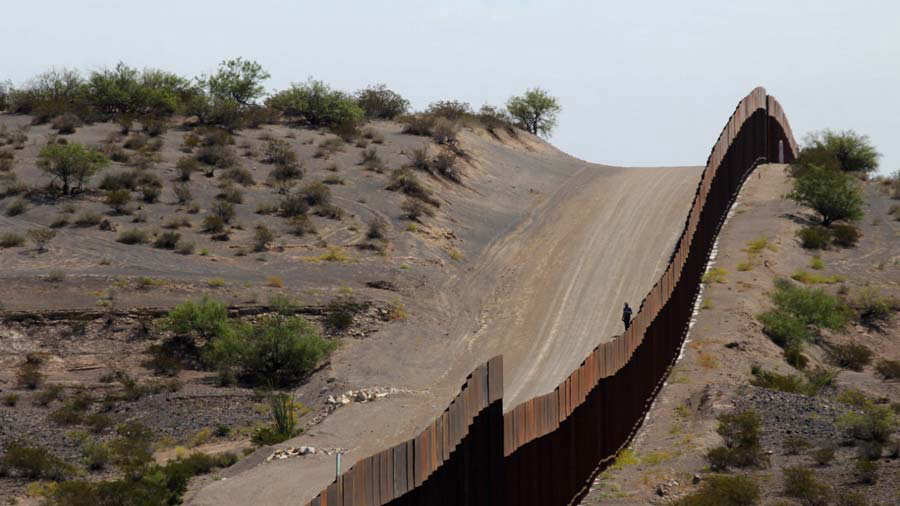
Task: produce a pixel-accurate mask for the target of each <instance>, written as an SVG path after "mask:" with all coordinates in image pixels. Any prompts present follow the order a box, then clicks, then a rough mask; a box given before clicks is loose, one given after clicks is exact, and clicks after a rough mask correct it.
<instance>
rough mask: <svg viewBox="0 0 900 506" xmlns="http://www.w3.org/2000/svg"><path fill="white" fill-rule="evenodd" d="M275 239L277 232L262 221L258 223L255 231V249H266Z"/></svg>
mask: <svg viewBox="0 0 900 506" xmlns="http://www.w3.org/2000/svg"><path fill="white" fill-rule="evenodd" d="M274 240H275V234H274V233H273V232H272V231H271V230H270V229H269V227H267V226H265V225H263V224H262V223H260V224H259V225H256V228H255V229H254V232H253V251H266V250H267V249H269V244H271V243H272V241H274Z"/></svg>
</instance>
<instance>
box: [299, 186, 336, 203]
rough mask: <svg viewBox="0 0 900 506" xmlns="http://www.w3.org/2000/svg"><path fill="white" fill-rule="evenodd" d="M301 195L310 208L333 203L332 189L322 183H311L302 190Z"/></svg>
mask: <svg viewBox="0 0 900 506" xmlns="http://www.w3.org/2000/svg"><path fill="white" fill-rule="evenodd" d="M300 195H302V196H303V198H304V199H305V200H306V203H307V204H309V205H310V206H319V205H324V204H328V203H329V202H331V189H330V188H328V186H326V185H324V184H323V183H321V182H314V183H309V184H308V185H306V186H304V187H303V188H301V189H300Z"/></svg>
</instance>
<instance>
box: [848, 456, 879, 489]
mask: <svg viewBox="0 0 900 506" xmlns="http://www.w3.org/2000/svg"><path fill="white" fill-rule="evenodd" d="M879 467H880V466H879V464H878V462H877V461H875V460H869V459H864V458H860V459H857V460H856V464H855V465H854V466H853V471H854V475H855V476H856V479H858V480H859V482H860V483H865V484H867V485H872V484H874V483H875V482H876V481H878V468H879Z"/></svg>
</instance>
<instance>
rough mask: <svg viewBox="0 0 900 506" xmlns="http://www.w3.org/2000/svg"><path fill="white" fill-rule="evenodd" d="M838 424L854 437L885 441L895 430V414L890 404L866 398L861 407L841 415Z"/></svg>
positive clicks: (864, 439)
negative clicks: (877, 402)
mask: <svg viewBox="0 0 900 506" xmlns="http://www.w3.org/2000/svg"><path fill="white" fill-rule="evenodd" d="M838 425H839V426H840V427H841V428H843V429H844V430H845V431H846V432H847V433H848V434H849V435H850V436H851V437H854V438H856V439H860V440H863V441H877V442H879V443H886V442H887V441H888V440H889V439H890V437H891V434H893V433H894V431H895V430H897V414H896V413H894V411H893V410H892V409H891V408H890V406H885V405H882V404H874V403H872V401H870V400H866V401H865V402H864V404H863V406H862V409H860V410H855V411H849V412H847V413H845V414H844V415H842V416H841V417H840V418H839V419H838Z"/></svg>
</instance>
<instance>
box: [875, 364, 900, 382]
mask: <svg viewBox="0 0 900 506" xmlns="http://www.w3.org/2000/svg"><path fill="white" fill-rule="evenodd" d="M875 370H876V371H878V374H880V375H881V376H882V377H883V378H884V379H886V380H892V379H897V378H900V360H879V361H878V364H876V365H875Z"/></svg>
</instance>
